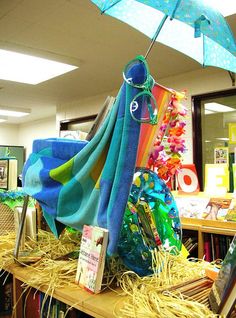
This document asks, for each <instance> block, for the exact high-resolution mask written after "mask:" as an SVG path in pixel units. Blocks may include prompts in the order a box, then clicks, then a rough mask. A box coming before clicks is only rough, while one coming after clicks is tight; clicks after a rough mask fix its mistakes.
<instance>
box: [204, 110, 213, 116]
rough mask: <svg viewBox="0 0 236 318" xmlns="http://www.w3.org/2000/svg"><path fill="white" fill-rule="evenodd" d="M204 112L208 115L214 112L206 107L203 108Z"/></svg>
mask: <svg viewBox="0 0 236 318" xmlns="http://www.w3.org/2000/svg"><path fill="white" fill-rule="evenodd" d="M204 114H205V115H210V114H215V112H213V111H211V110H208V109H205V110H204Z"/></svg>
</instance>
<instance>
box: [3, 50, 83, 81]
mask: <svg viewBox="0 0 236 318" xmlns="http://www.w3.org/2000/svg"><path fill="white" fill-rule="evenodd" d="M76 68H78V67H77V66H74V65H69V64H65V63H60V62H56V61H52V60H48V59H44V58H40V57H36V56H31V55H26V54H22V53H17V52H12V51H7V50H1V49H0V79H2V80H7V81H14V82H20V83H26V84H33V85H35V84H39V83H41V82H44V81H47V80H49V79H51V78H53V77H56V76H59V75H62V74H65V73H67V72H70V71H72V70H74V69H76Z"/></svg>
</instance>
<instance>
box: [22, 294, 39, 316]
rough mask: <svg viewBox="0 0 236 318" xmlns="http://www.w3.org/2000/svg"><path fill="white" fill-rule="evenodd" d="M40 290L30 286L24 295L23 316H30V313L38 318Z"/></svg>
mask: <svg viewBox="0 0 236 318" xmlns="http://www.w3.org/2000/svg"><path fill="white" fill-rule="evenodd" d="M40 306H41V304H40V292H39V291H36V290H35V289H33V288H31V290H30V292H29V293H28V294H27V295H26V297H25V304H24V308H25V318H30V317H32V313H33V315H34V318H40V309H41V308H40Z"/></svg>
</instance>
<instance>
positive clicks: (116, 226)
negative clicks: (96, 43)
mask: <svg viewBox="0 0 236 318" xmlns="http://www.w3.org/2000/svg"><path fill="white" fill-rule="evenodd" d="M127 75H128V77H129V78H132V79H135V80H136V82H141V83H143V82H144V81H145V79H146V77H147V69H146V67H145V64H141V63H138V64H134V65H132V66H131V67H130V69H129V70H128V74H127ZM140 91H142V89H141V88H137V87H133V86H131V85H130V84H129V82H127V81H124V83H123V84H122V86H121V88H120V91H119V93H118V96H117V98H116V101H115V103H114V105H113V107H112V109H111V111H110V113H109V114H108V116H107V117H106V119H105V121H104V123H103V124H102V126H101V128H100V129H99V131H98V132H97V134H96V135H95V136H94V138H93V139H92V140H91V141H89V142H87V141H74V140H68V139H62V138H54V139H45V140H41V139H40V140H35V141H34V142H33V152H32V153H31V155H30V156H29V158H28V160H27V161H26V163H25V166H24V169H23V190H24V192H25V193H27V194H28V195H30V196H32V197H33V198H35V199H36V200H37V201H38V202H39V203H40V205H41V206H42V209H43V212H44V216H45V218H46V221H47V223H48V225H49V226H50V228H51V230H52V232H53V233H54V234H55V235H56V236H58V235H59V234H60V233H61V231H62V230H63V228H64V227H65V226H66V225H67V226H70V227H73V228H75V229H78V230H82V227H83V225H84V224H90V225H97V226H101V227H104V228H107V229H108V230H109V243H108V254H109V255H113V254H115V253H116V248H117V243H118V240H119V235H120V229H121V225H122V221H123V215H124V211H125V207H126V204H127V200H128V196H129V192H130V187H131V184H132V180H133V174H134V171H135V162H136V154H137V148H138V142H139V132H140V123H138V122H137V121H135V120H134V119H133V118H132V116H131V114H130V103H131V101H132V100H133V98H134V97H135V96H136V95H137V94H138V93H140ZM140 109H141V107H140Z"/></svg>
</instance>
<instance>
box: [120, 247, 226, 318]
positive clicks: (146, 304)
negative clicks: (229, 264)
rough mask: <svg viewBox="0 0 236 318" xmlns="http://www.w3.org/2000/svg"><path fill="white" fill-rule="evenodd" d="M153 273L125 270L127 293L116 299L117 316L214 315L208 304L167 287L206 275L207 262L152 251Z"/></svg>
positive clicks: (123, 281)
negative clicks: (171, 290) (143, 274)
mask: <svg viewBox="0 0 236 318" xmlns="http://www.w3.org/2000/svg"><path fill="white" fill-rule="evenodd" d="M152 266H153V271H154V274H153V275H151V276H145V277H139V276H138V275H137V274H135V273H134V272H130V271H129V272H126V273H124V274H123V275H122V277H121V279H120V280H119V285H120V287H121V288H122V290H123V291H124V293H125V294H126V296H128V297H125V298H124V299H123V300H121V301H120V302H119V303H117V306H116V308H115V311H114V314H115V316H116V317H117V318H121V317H122V318H147V317H150V318H152V317H155V318H166V317H168V318H176V317H181V318H215V317H220V316H218V315H215V314H214V313H212V312H211V311H210V310H209V308H208V307H207V306H205V305H204V304H200V303H198V302H196V301H193V300H192V299H189V298H188V299H184V297H183V295H181V294H178V295H177V294H176V293H171V292H170V291H167V290H166V289H168V288H169V287H171V286H173V285H176V284H179V283H182V282H184V281H188V280H191V279H196V278H198V277H199V278H200V277H203V276H204V273H205V268H206V267H208V266H209V264H208V263H207V262H204V261H202V260H199V261H197V262H196V260H195V262H190V261H189V260H187V259H186V258H183V256H182V255H181V254H180V255H172V254H170V253H168V252H166V251H157V250H154V251H153V252H152Z"/></svg>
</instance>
